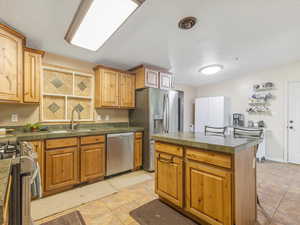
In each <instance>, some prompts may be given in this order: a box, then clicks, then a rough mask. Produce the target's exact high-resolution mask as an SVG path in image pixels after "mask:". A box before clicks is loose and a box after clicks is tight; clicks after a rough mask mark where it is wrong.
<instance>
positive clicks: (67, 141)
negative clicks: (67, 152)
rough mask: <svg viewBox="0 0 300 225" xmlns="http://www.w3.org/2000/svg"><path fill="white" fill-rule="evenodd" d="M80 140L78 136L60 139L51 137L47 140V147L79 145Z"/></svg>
mask: <svg viewBox="0 0 300 225" xmlns="http://www.w3.org/2000/svg"><path fill="white" fill-rule="evenodd" d="M77 144H78V141H77V138H76V137H75V138H60V139H49V140H46V148H47V149H51V148H64V147H71V146H77Z"/></svg>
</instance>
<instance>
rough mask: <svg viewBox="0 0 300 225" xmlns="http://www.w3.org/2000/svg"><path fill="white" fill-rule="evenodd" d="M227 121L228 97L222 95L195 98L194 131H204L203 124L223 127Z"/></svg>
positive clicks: (226, 124) (228, 118) (228, 114)
mask: <svg viewBox="0 0 300 225" xmlns="http://www.w3.org/2000/svg"><path fill="white" fill-rule="evenodd" d="M229 123H230V101H229V98H226V97H224V96H218V97H201V98H196V100H195V132H204V127H205V126H212V127H224V126H228V125H229Z"/></svg>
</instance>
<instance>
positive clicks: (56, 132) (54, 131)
mask: <svg viewBox="0 0 300 225" xmlns="http://www.w3.org/2000/svg"><path fill="white" fill-rule="evenodd" d="M50 133H53V134H63V133H68V131H67V130H53V131H50Z"/></svg>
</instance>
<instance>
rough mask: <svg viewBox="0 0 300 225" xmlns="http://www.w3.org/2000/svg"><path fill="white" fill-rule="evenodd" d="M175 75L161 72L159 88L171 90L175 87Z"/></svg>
mask: <svg viewBox="0 0 300 225" xmlns="http://www.w3.org/2000/svg"><path fill="white" fill-rule="evenodd" d="M173 77H174V76H173V75H172V74H169V73H162V72H160V73H159V88H160V89H163V90H169V89H171V88H173Z"/></svg>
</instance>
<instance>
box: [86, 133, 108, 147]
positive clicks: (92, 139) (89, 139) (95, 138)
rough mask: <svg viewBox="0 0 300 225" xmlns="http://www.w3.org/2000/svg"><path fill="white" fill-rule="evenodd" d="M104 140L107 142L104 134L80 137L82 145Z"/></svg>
mask: <svg viewBox="0 0 300 225" xmlns="http://www.w3.org/2000/svg"><path fill="white" fill-rule="evenodd" d="M102 142H105V137H104V135H101V136H86V137H81V138H80V144H82V145H88V144H94V143H102Z"/></svg>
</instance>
